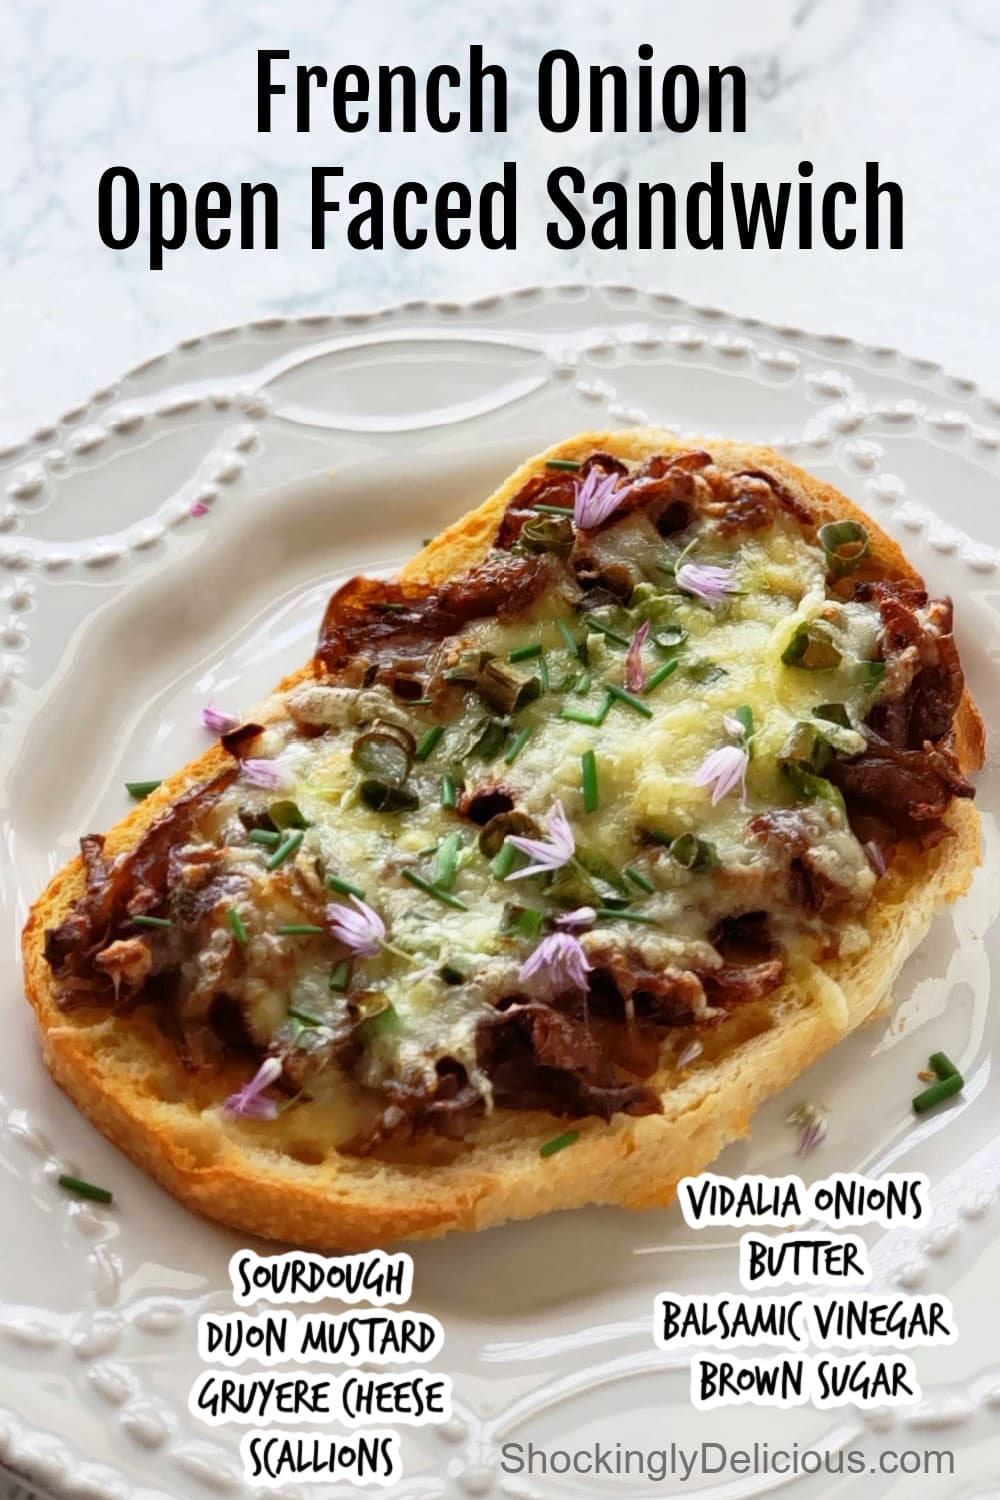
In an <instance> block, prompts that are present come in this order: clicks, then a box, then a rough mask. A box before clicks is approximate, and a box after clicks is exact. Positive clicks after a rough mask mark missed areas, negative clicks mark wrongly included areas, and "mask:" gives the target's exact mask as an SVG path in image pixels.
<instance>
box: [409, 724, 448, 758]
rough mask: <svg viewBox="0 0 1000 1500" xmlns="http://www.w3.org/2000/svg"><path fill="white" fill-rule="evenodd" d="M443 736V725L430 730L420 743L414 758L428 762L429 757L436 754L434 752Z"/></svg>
mask: <svg viewBox="0 0 1000 1500" xmlns="http://www.w3.org/2000/svg"><path fill="white" fill-rule="evenodd" d="M443 734H444V725H443V724H435V725H434V727H433V729H428V731H427V733H426V734H425V735H424V737H423V739H422V740H421V741H420V744H419V745H418V746H417V748H416V750H415V751H414V758H415V759H416V760H426V759H427V758H428V756H429V755H432V754H433V753H434V750H435V748H436V747H437V745H438V743H439V742H440V740H441V736H442V735H443Z"/></svg>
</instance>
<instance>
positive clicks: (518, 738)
mask: <svg viewBox="0 0 1000 1500" xmlns="http://www.w3.org/2000/svg"><path fill="white" fill-rule="evenodd" d="M533 733H534V731H533V730H531V729H519V730H518V731H517V734H515V736H514V740H513V743H512V744H511V747H510V749H509V750H508V751H507V754H506V755H505V756H504V760H505V761H506V762H507V764H508V765H509V766H512V765H513V764H514V762H515V761H516V760H517V757H518V756H519V755H520V753H521V751H522V750H523V749H524V747H525V745H526V744H527V743H528V741H529V740H530V739H531V736H532V734H533Z"/></svg>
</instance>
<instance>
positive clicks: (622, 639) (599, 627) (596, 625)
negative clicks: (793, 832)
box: [587, 615, 632, 646]
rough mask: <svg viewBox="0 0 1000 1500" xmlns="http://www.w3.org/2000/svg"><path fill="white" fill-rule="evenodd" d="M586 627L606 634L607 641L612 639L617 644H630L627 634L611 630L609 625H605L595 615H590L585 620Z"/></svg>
mask: <svg viewBox="0 0 1000 1500" xmlns="http://www.w3.org/2000/svg"><path fill="white" fill-rule="evenodd" d="M587 629H588V630H596V631H598V632H599V634H601V635H606V636H607V638H608V640H609V641H614V642H615V644H616V645H618V646H631V644H632V642H631V641H630V640H629V638H628V636H627V635H619V633H618V631H617V630H612V628H611V626H610V625H605V623H604V621H603V620H598V619H597V617H596V616H595V615H591V616H590V618H589V619H588V620H587Z"/></svg>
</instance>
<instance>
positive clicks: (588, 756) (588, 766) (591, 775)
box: [580, 750, 601, 813]
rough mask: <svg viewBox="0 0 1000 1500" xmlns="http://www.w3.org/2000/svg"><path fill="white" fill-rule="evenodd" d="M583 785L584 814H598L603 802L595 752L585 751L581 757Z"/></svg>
mask: <svg viewBox="0 0 1000 1500" xmlns="http://www.w3.org/2000/svg"><path fill="white" fill-rule="evenodd" d="M580 772H581V785H582V786H583V810H584V812H589V813H592V812H596V811H597V809H598V806H599V805H600V801H601V793H600V788H599V787H598V785H597V756H596V755H595V754H594V752H593V750H585V751H584V752H583V754H582V755H581V757H580Z"/></svg>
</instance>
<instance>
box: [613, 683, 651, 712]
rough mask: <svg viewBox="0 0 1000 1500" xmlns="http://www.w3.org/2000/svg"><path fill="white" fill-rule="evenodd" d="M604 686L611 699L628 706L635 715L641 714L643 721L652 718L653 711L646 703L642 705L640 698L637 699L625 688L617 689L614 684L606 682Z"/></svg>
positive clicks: (616, 685)
mask: <svg viewBox="0 0 1000 1500" xmlns="http://www.w3.org/2000/svg"><path fill="white" fill-rule="evenodd" d="M604 686H605V687H606V688H607V690H608V692H609V693H610V695H611V697H612V698H617V700H618V702H619V703H626V704H628V706H629V708H632V709H634V710H635V712H636V713H637V714H642V716H643V718H644V719H651V718H652V717H653V710H652V709H651V708H650V707H649V705H648V704H647V703H643V701H642V699H641V698H637V697H636V696H635V694H634V693H629V692H627V691H626V690H625V688H623V687H619V686H618V684H617V683H616V682H606V683H605V684H604Z"/></svg>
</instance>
